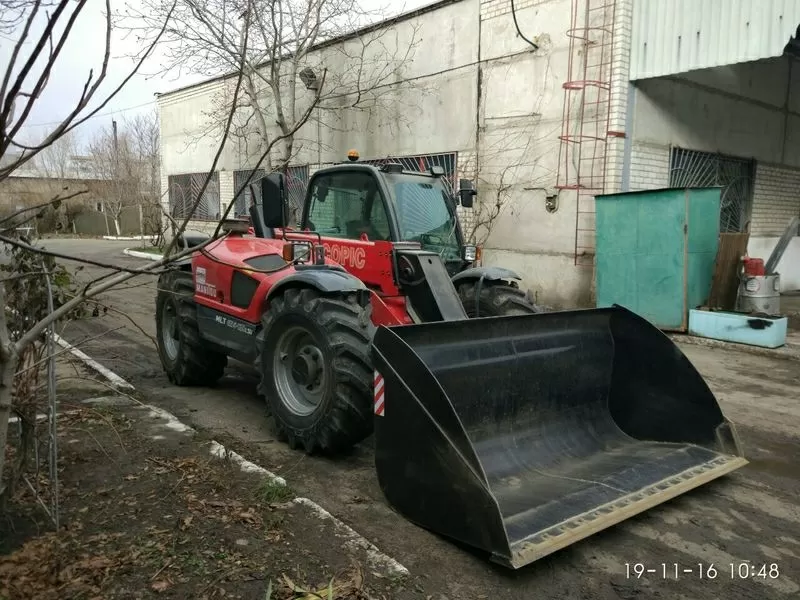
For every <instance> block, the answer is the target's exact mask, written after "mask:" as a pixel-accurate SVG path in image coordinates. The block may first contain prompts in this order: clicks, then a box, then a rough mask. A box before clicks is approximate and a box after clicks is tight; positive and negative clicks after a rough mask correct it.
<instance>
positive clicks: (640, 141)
mask: <svg viewBox="0 0 800 600" xmlns="http://www.w3.org/2000/svg"><path fill="white" fill-rule="evenodd" d="M790 75H791V76H790ZM632 133H633V137H632V144H631V152H630V166H629V181H628V184H629V189H630V190H632V191H635V190H642V189H653V188H658V187H664V186H666V185H668V182H669V156H670V147H671V146H678V147H682V148H687V149H692V150H700V151H705V152H720V153H723V154H728V155H732V156H739V157H742V158H753V159H755V160H756V161H757V164H756V176H755V182H754V190H753V205H752V213H751V222H750V232H751V240H750V245H749V247H748V252H750V254H751V255H753V256H759V257H763V258H764V259H766V258H767V257H768V256H769V253H770V252H771V251H772V248H774V245H775V241H776V240H777V238H778V236H779V235H780V234H781V233H782V232H783V230H784V228H785V227H786V225H787V224H788V222H789V220H790V219H791V218H792V217H793V216H796V215H798V214H800V63H798V62H795V63H794V65H792V66H791V68H790V61H789V59H788V58H781V59H771V60H766V61H759V62H755V63H744V64H739V65H730V66H726V67H717V68H714V69H704V70H702V71H696V72H693V73H686V74H683V75H681V76H676V77H669V78H659V79H652V80H644V81H639V82H636V93H635V100H634V107H633V132H632ZM779 270H780V272H781V274H782V283H783V286H784V289H797V288H800V239H796V240H794V241H793V242H792V244H791V245H790V247H789V249H788V250H787V253H786V255H785V256H784V259H783V260H782V261H781V264H780V266H779Z"/></svg>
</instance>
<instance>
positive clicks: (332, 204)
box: [306, 172, 391, 240]
mask: <svg viewBox="0 0 800 600" xmlns="http://www.w3.org/2000/svg"><path fill="white" fill-rule="evenodd" d="M306 225H307V227H308V228H309V229H310V230H311V231H316V232H318V233H319V234H320V235H322V236H323V237H335V238H343V239H351V240H357V239H360V238H361V235H362V234H363V233H366V235H367V236H368V238H369V239H370V240H389V239H390V237H391V231H390V229H389V219H388V218H387V216H386V210H385V208H384V204H383V198H382V196H381V193H380V190H379V189H378V185H377V182H376V181H375V179H374V178H373V177H372V175H370V174H369V173H358V172H342V173H335V174H331V175H322V176H319V177H317V178H316V179H315V180H314V183H313V188H312V190H311V208H310V210H309V213H308V223H307V224H306Z"/></svg>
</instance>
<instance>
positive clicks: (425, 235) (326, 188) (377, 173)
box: [300, 151, 476, 275]
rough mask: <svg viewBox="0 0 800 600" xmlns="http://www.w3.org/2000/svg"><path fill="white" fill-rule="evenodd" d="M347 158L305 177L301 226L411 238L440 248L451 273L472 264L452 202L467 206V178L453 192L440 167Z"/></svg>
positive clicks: (339, 234) (338, 233)
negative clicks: (425, 168)
mask: <svg viewBox="0 0 800 600" xmlns="http://www.w3.org/2000/svg"><path fill="white" fill-rule="evenodd" d="M347 158H348V161H345V162H342V163H339V164H337V165H334V166H332V167H327V168H324V169H320V170H319V171H317V173H315V174H314V176H313V177H312V178H311V181H310V183H309V189H308V195H307V202H306V203H305V206H304V214H303V218H302V221H301V226H300V228H301V229H305V228H308V230H310V231H313V232H315V233H317V234H319V235H321V236H322V237H323V238H340V239H347V240H364V241H366V240H371V241H391V242H395V243H397V242H413V243H416V244H419V245H420V246H421V247H422V249H424V250H428V251H432V252H436V253H437V254H439V255H440V256H441V258H442V260H443V262H444V264H445V266H446V268H447V270H448V272H450V274H451V275H455V273H458V272H460V271H462V270H463V269H464V268H468V267H470V266H473V263H474V261H475V260H476V251H475V250H476V249H475V246H472V245H469V244H465V243H464V239H463V234H462V231H461V228H460V224H459V222H458V215H457V212H456V208H457V205H458V204H460V205H462V206H464V207H467V208H468V207H471V206H472V202H473V197H474V196H475V190H474V189H473V187H472V182H471V181H469V180H467V179H462V180H460V186H459V190H458V192H457V193H455V194H454V193H453V190H452V186H451V184H449V180H448V179H446V178H445V177H444V175H445V171H444V168H443V167H441V166H440V165H434V166H431V167H430V168H429V169H428V171H427V172H425V171H418V170H408V169H405V168H404V166H403V165H402V164H400V163H398V162H393V161H391V160H389V161H387V162H384V163H382V164H380V165H374V164H369V163H359V162H358V153H357V152H355V151H350V153H349V154H348V157H347Z"/></svg>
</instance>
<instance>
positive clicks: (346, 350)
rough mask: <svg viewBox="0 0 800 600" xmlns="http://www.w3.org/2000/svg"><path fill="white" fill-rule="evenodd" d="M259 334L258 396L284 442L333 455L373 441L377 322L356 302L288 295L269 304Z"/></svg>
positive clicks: (310, 293)
mask: <svg viewBox="0 0 800 600" xmlns="http://www.w3.org/2000/svg"><path fill="white" fill-rule="evenodd" d="M261 322H262V325H263V327H262V330H261V332H260V333H259V334H258V340H257V344H258V358H257V361H256V366H257V368H258V370H259V371H260V375H261V383H260V385H259V392H260V394H261V395H263V396H264V397H265V399H266V402H267V404H268V405H269V408H270V412H271V413H272V417H273V418H274V421H275V427H276V433H277V435H278V438H279V439H281V440H284V441H286V442H288V444H289V446H290V447H291V448H292V449H296V448H302V449H304V450H305V451H306V452H307V453H313V452H317V451H319V452H321V453H324V454H333V453H337V452H341V451H344V450H348V449H349V448H351V447H352V446H354V445H355V444H357V443H359V442H360V441H362V440H363V439H364V438H366V437H367V436H369V435H370V434H371V433H372V418H373V415H372V372H373V370H372V366H371V362H370V358H369V345H370V342H371V335H370V326H371V324H370V318H369V313H368V311H367V310H365V309H363V308H362V307H361V306H359V304H358V303H357V302H356V298H355V295H334V296H330V295H325V296H323V295H321V294H320V293H319V292H317V291H316V290H312V289H307V288H304V289H288V290H286V292H284V293H283V294H281V295H279V296H278V297H276V298H273V299H271V300H270V303H269V309H268V310H267V311H266V312H265V313H264V316H263V317H262V320H261Z"/></svg>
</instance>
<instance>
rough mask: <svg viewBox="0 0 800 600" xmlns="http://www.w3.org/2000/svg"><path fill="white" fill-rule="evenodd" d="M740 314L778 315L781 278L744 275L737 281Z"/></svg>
mask: <svg viewBox="0 0 800 600" xmlns="http://www.w3.org/2000/svg"><path fill="white" fill-rule="evenodd" d="M737 310H740V311H742V312H756V313H766V314H768V315H778V314H780V311H781V276H780V274H779V273H773V274H772V275H744V276H743V277H742V278H741V279H740V280H739V306H738V307H737Z"/></svg>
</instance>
